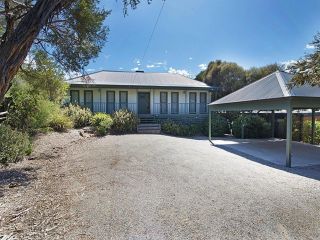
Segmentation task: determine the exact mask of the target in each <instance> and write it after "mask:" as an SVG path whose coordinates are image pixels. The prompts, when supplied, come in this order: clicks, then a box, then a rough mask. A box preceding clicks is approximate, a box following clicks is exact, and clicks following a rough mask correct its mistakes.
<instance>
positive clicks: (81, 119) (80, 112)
mask: <svg viewBox="0 0 320 240" xmlns="http://www.w3.org/2000/svg"><path fill="white" fill-rule="evenodd" d="M65 113H66V115H67V116H69V117H70V118H71V120H72V121H73V125H74V127H75V128H82V127H85V126H88V125H89V124H90V120H91V117H92V113H91V111H90V109H89V108H82V107H80V106H78V105H72V104H70V105H69V106H67V107H66V108H65Z"/></svg>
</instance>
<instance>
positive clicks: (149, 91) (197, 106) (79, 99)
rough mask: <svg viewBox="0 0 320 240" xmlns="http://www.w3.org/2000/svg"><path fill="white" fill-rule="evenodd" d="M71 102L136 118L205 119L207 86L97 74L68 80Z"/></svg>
mask: <svg viewBox="0 0 320 240" xmlns="http://www.w3.org/2000/svg"><path fill="white" fill-rule="evenodd" d="M68 83H69V84H70V102H71V103H75V104H79V105H81V106H85V107H88V108H90V109H91V110H92V111H93V112H105V113H110V114H111V113H113V112H114V111H116V110H118V109H122V108H125V109H129V110H130V111H133V112H135V113H136V114H137V115H138V116H139V118H159V119H168V118H170V119H180V120H188V119H192V120H199V119H200V120H201V119H202V120H204V119H206V118H207V116H208V107H207V104H208V103H209V102H210V100H211V96H210V86H208V85H207V84H205V83H203V82H199V81H196V80H193V79H190V78H187V77H184V76H182V75H178V74H172V73H146V72H143V71H137V72H123V71H99V72H95V73H92V74H89V75H86V76H82V77H76V78H73V79H70V80H69V81H68Z"/></svg>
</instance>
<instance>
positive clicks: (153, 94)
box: [70, 86, 211, 114]
mask: <svg viewBox="0 0 320 240" xmlns="http://www.w3.org/2000/svg"><path fill="white" fill-rule="evenodd" d="M70 90H78V91H79V95H80V103H81V104H83V103H84V92H85V91H86V90H92V91H93V103H94V111H101V110H102V109H103V107H102V108H101V109H98V108H99V107H97V106H98V105H99V104H101V106H103V105H104V104H105V103H106V97H107V91H114V92H115V102H116V103H119V94H120V93H119V92H120V91H127V92H128V105H129V108H130V106H131V108H132V109H131V110H132V111H134V112H136V113H137V111H138V92H149V93H150V111H151V114H155V111H157V110H159V109H155V108H156V106H157V105H158V104H160V92H167V94H168V104H169V105H170V104H171V93H172V92H178V93H179V104H181V105H182V104H186V106H188V104H189V93H190V92H195V93H196V94H197V98H196V100H197V103H200V93H201V92H206V93H207V103H209V102H210V98H211V93H209V91H206V90H176V89H132V88H130V89H129V88H90V87H86V88H76V87H72V86H71V87H70ZM180 111H182V110H180Z"/></svg>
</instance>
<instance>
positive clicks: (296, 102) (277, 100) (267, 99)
mask: <svg viewBox="0 0 320 240" xmlns="http://www.w3.org/2000/svg"><path fill="white" fill-rule="evenodd" d="M292 77H293V76H292V75H291V74H289V73H286V72H281V71H276V72H274V73H272V74H270V75H268V76H266V77H264V78H262V79H260V80H258V81H256V82H254V83H251V84H249V85H247V86H245V87H243V88H241V89H239V90H237V91H235V92H233V93H231V94H229V95H227V96H225V97H223V98H221V99H218V100H217V101H214V102H212V103H210V104H209V141H211V136H212V135H211V134H212V129H211V118H212V114H213V113H214V112H225V111H237V112H245V111H272V114H273V116H274V111H277V110H285V111H286V113H287V131H286V159H285V161H286V164H285V165H286V166H287V167H291V155H292V112H293V111H294V110H297V109H312V137H311V138H312V139H314V133H315V110H316V109H319V108H320V88H319V87H312V86H309V85H304V86H299V87H297V86H290V81H291V79H292ZM272 127H273V128H274V124H272ZM272 132H274V129H272Z"/></svg>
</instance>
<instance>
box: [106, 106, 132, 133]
mask: <svg viewBox="0 0 320 240" xmlns="http://www.w3.org/2000/svg"><path fill="white" fill-rule="evenodd" d="M112 117H113V124H112V132H114V133H115V134H124V133H133V132H136V130H137V124H138V118H137V116H136V115H135V114H134V113H133V112H130V111H129V110H127V109H120V110H118V111H116V112H114V113H113V115H112Z"/></svg>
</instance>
